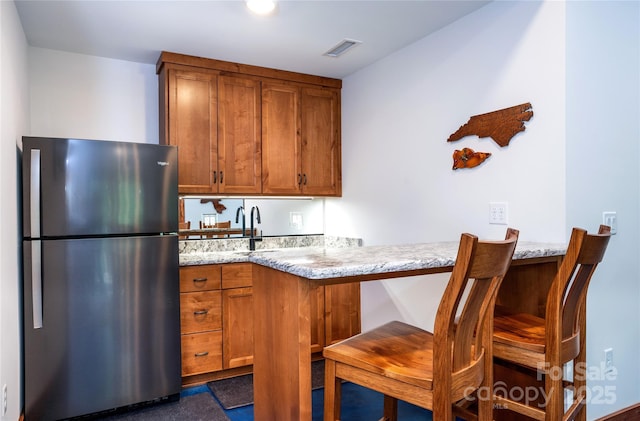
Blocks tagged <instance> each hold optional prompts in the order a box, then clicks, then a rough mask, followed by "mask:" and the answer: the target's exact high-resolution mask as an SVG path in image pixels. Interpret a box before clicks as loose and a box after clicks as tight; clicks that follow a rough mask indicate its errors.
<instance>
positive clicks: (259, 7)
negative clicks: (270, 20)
mask: <svg viewBox="0 0 640 421" xmlns="http://www.w3.org/2000/svg"><path fill="white" fill-rule="evenodd" d="M246 4H247V7H248V8H249V10H251V11H252V12H253V13H255V14H257V15H268V14H269V13H271V12H273V11H274V9H275V8H276V2H275V1H273V0H246Z"/></svg>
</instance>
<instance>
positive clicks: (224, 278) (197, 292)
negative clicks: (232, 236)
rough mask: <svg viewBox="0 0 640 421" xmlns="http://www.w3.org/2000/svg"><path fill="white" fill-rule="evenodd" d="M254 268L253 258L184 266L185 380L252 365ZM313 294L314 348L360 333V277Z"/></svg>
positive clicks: (204, 378)
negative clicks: (357, 281) (354, 280)
mask: <svg viewBox="0 0 640 421" xmlns="http://www.w3.org/2000/svg"><path fill="white" fill-rule="evenodd" d="M252 268H253V264H252V263H229V264H223V265H202V266H185V267H181V268H180V286H181V287H180V291H181V294H180V313H181V334H182V376H183V383H184V384H187V383H188V384H195V383H202V382H205V381H209V380H211V379H214V378H223V377H227V376H232V375H235V374H237V373H238V370H244V371H242V372H249V371H250V370H251V365H252V364H253V288H252ZM311 294H312V295H313V296H314V299H312V300H311V315H312V318H311V350H310V352H311V353H319V352H322V349H323V348H324V347H325V346H327V345H329V344H332V343H335V342H337V341H339V340H342V339H346V338H348V337H350V336H352V335H355V334H357V333H360V284H359V283H353V284H341V285H331V286H324V285H316V286H313V287H312V289H311ZM227 372H228V375H226V373H227Z"/></svg>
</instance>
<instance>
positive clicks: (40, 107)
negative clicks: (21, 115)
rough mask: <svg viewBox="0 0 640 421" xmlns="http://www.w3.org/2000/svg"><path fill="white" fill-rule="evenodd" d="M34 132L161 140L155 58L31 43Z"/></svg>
mask: <svg viewBox="0 0 640 421" xmlns="http://www.w3.org/2000/svg"><path fill="white" fill-rule="evenodd" d="M29 60H30V64H29V76H30V84H31V135H33V136H50V137H75V138H82V139H104V140H121V141H129V142H142V143H158V141H159V135H158V133H159V124H158V112H159V108H158V76H156V68H155V66H154V65H151V64H141V63H133V62H130V61H122V60H112V59H106V58H101V57H93V56H86V55H81V54H72V53H66V52H61V51H54V50H47V49H42V48H33V47H31V48H29Z"/></svg>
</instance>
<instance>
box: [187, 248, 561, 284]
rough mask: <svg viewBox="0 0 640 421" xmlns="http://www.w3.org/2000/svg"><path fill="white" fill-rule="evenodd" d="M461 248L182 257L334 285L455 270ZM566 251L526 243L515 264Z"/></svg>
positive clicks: (300, 250)
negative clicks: (370, 277)
mask: <svg viewBox="0 0 640 421" xmlns="http://www.w3.org/2000/svg"><path fill="white" fill-rule="evenodd" d="M458 244H459V243H458V242H457V241H452V242H440V243H423V244H407V245H396V246H369V247H353V246H352V247H348V246H347V247H344V246H343V247H337V246H335V245H333V244H332V245H324V246H309V247H291V248H274V249H259V250H256V251H253V252H249V251H246V250H244V251H231V252H230V251H226V252H200V253H191V254H181V255H180V264H181V265H197V264H207V263H235V262H251V263H256V264H259V265H262V266H266V267H270V268H273V269H277V270H280V271H283V272H287V273H291V274H293V275H297V276H302V277H305V278H308V279H330V278H342V277H348V276H359V275H372V274H380V273H390V272H406V271H414V270H424V269H437V268H447V267H451V266H453V264H454V263H455V258H456V254H457V251H458ZM343 245H344V244H343ZM356 245H357V244H356ZM565 251H566V245H565V244H552V243H534V242H526V241H520V242H518V245H517V246H516V251H515V253H514V259H515V260H518V259H527V258H536V257H549V256H561V255H564V253H565Z"/></svg>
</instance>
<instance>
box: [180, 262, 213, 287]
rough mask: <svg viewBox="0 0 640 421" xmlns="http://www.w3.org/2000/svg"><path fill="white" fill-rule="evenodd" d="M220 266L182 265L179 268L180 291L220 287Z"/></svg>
mask: <svg viewBox="0 0 640 421" xmlns="http://www.w3.org/2000/svg"><path fill="white" fill-rule="evenodd" d="M220 277H221V272H220V266H219V265H202V266H182V267H181V268H180V292H194V291H209V290H214V289H220Z"/></svg>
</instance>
